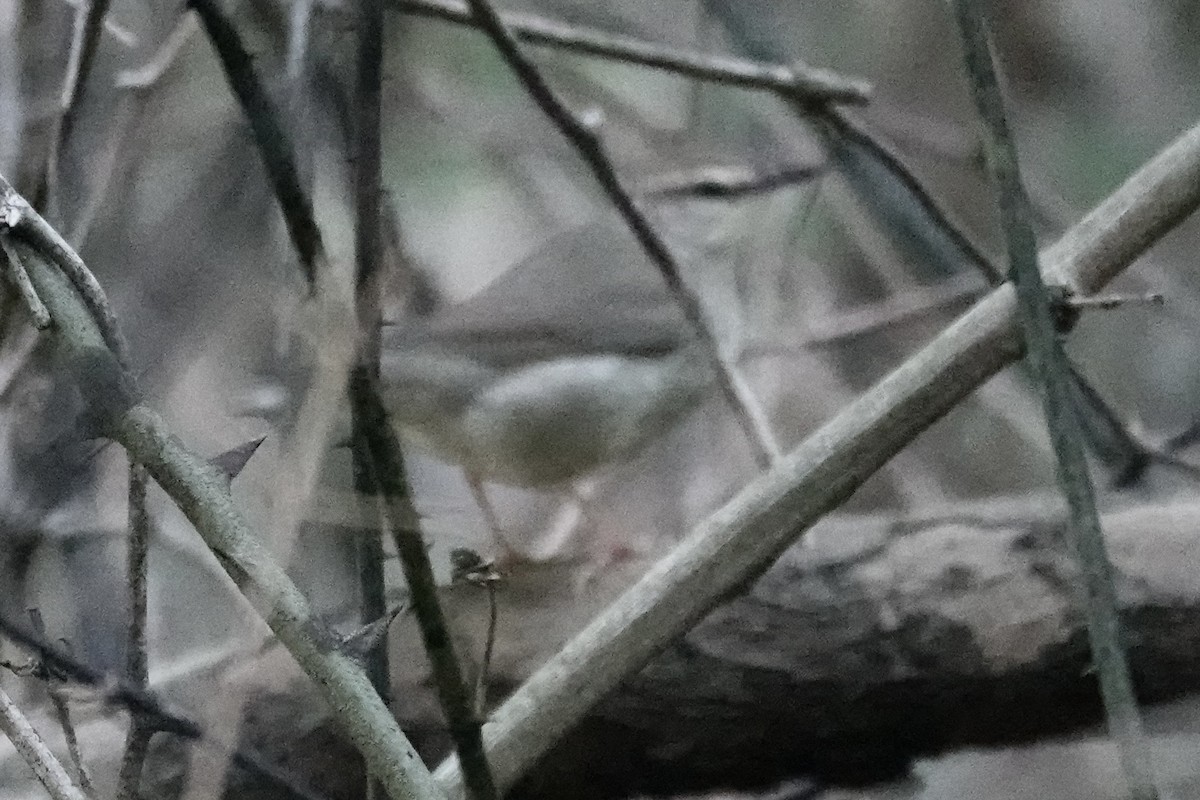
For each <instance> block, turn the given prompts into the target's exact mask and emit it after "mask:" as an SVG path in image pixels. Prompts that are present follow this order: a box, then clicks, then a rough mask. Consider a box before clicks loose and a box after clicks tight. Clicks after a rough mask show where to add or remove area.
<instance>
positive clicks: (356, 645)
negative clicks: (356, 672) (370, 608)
mask: <svg viewBox="0 0 1200 800" xmlns="http://www.w3.org/2000/svg"><path fill="white" fill-rule="evenodd" d="M406 610H408V605H407V604H403V603H402V604H401V605H398V606H396V607H395V608H393V609H392V610H391V611H388V612H387V613H386V614H384V615H383V616H382V617H380V618H379V619H377V620H375V621H374V622H368V623H367V624H366V625H363V626H362V627H361V628H359V629H358V630H356V631H354V632H353V633H351V634H350V635H348V636H346V637H344V638H343V639H342V641H341V644H340V645H339V647H338V649H339V650H341V651H342V652H343V653H345V654H346V655H347V656H349V657H350V658H353V659H354V660H355V661H363V660H365V659H366V657H367V656H369V655H370V654H371V653H373V652H374V651H375V650H376V649H377V648H378V647H379V646H380V645H382V644H383V643H384V642H385V641H386V640H387V634H388V628H390V627H391V625H392V622H394V621H395V619H396V617H398V616H400V614H401V612H403V611H406Z"/></svg>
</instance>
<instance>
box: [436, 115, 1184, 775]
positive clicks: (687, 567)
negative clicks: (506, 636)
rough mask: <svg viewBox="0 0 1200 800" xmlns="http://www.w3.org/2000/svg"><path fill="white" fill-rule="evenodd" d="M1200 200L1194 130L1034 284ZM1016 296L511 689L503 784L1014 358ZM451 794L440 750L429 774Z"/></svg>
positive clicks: (706, 527)
mask: <svg viewBox="0 0 1200 800" xmlns="http://www.w3.org/2000/svg"><path fill="white" fill-rule="evenodd" d="M1197 205H1200V126H1197V127H1195V128H1192V129H1191V130H1189V131H1188V132H1186V133H1185V134H1183V135H1182V136H1181V137H1179V139H1177V140H1176V141H1175V142H1174V143H1172V144H1171V145H1169V146H1168V147H1167V148H1166V149H1165V150H1163V151H1162V152H1161V153H1159V154H1158V155H1157V156H1156V157H1155V158H1153V159H1152V160H1151V161H1150V162H1148V163H1147V164H1146V165H1144V166H1143V167H1142V168H1141V169H1140V170H1139V171H1138V172H1137V173H1136V174H1134V175H1133V176H1132V177H1130V178H1129V179H1128V180H1127V181H1126V182H1125V184H1124V185H1123V186H1121V187H1120V188H1119V189H1118V190H1117V191H1116V192H1114V193H1113V194H1112V195H1111V196H1109V198H1108V199H1106V200H1105V201H1104V202H1102V203H1101V204H1100V205H1099V206H1097V207H1096V208H1095V209H1094V210H1093V211H1092V212H1091V213H1089V214H1088V215H1087V217H1085V218H1084V219H1083V220H1082V221H1081V222H1080V223H1079V224H1077V225H1076V226H1075V227H1074V228H1072V229H1071V230H1070V231H1068V232H1067V233H1066V234H1065V235H1064V236H1063V237H1062V239H1060V240H1059V242H1058V243H1056V244H1055V245H1053V246H1052V247H1050V248H1048V249H1047V250H1046V251H1044V252H1043V254H1042V258H1041V262H1042V263H1043V264H1044V265H1045V268H1044V273H1045V276H1046V281H1047V283H1050V284H1062V285H1066V286H1069V287H1073V288H1082V289H1086V290H1087V291H1093V290H1095V289H1097V288H1099V287H1100V286H1103V285H1104V283H1105V282H1107V281H1108V280H1109V279H1111V278H1112V277H1114V276H1115V275H1116V274H1117V273H1119V272H1120V271H1121V270H1122V269H1124V268H1126V267H1128V266H1129V264H1130V262H1132V261H1133V259H1134V258H1135V257H1136V256H1138V255H1139V254H1141V253H1142V252H1143V251H1144V250H1146V249H1147V248H1148V247H1149V246H1150V245H1151V244H1153V243H1154V242H1155V241H1156V240H1157V239H1158V238H1160V237H1161V236H1162V235H1163V234H1165V233H1166V232H1167V231H1169V230H1170V229H1171V228H1172V227H1173V226H1174V225H1175V224H1176V223H1178V222H1179V221H1180V220H1181V219H1182V218H1183V217H1185V216H1187V215H1188V214H1190V213H1191V212H1192V211H1193V210H1194V209H1195V208H1196V207H1197ZM1016 326H1017V320H1016V294H1015V292H1014V291H1013V287H1012V286H1011V285H1004V286H1002V287H1000V288H998V289H995V290H993V291H992V292H990V293H989V294H988V295H987V296H986V297H984V298H983V299H982V300H981V301H980V302H979V303H977V304H976V305H975V306H974V308H972V310H971V311H970V312H968V313H967V314H966V315H964V316H963V317H962V318H960V319H959V320H958V321H957V322H955V323H954V324H953V325H951V326H950V327H949V328H947V329H946V330H945V331H944V332H943V333H942V334H941V335H939V336H938V337H937V338H935V339H934V340H933V341H932V342H931V343H930V344H928V345H927V346H926V347H925V348H924V349H922V350H921V351H920V352H919V353H917V354H916V355H914V356H913V357H912V358H910V359H909V360H908V361H906V362H905V363H904V364H902V365H901V366H900V367H899V368H897V369H896V370H895V371H894V372H893V373H892V374H891V375H889V376H887V377H886V378H884V379H883V380H882V381H880V382H879V383H878V384H876V386H875V387H874V388H872V389H871V390H869V391H868V392H866V393H865V394H864V395H862V396H861V397H860V398H859V399H858V400H856V401H855V402H853V403H852V404H851V405H850V406H849V407H847V408H846V409H845V410H844V411H842V412H841V413H840V414H838V415H837V416H836V417H834V419H832V420H830V421H829V422H828V423H827V424H826V425H824V426H823V427H822V428H821V429H820V430H818V431H817V432H816V433H815V434H813V435H812V436H811V437H809V439H808V440H807V441H805V442H804V443H803V444H802V445H801V446H800V447H799V448H797V449H796V450H795V451H793V452H792V453H791V454H790V455H788V456H786V457H785V458H784V460H783V461H782V462H781V463H780V464H779V465H778V466H777V467H776V468H775V469H773V470H771V471H770V472H769V473H767V474H765V475H762V476H760V477H759V478H758V479H756V480H755V481H753V482H752V483H751V484H750V485H749V486H747V487H746V488H745V489H743V490H742V491H741V492H740V493H739V494H738V495H737V496H736V497H734V499H733V500H731V501H730V502H729V503H728V504H726V505H725V507H724V508H722V509H720V510H719V511H717V512H716V513H715V514H714V515H713V516H712V517H710V518H709V519H708V520H706V521H705V522H703V523H701V524H700V525H699V526H698V527H697V528H695V529H694V530H693V531H692V533H691V534H690V535H689V536H688V538H687V539H686V540H685V541H684V542H683V543H682V544H681V545H680V546H679V547H678V548H677V549H676V550H675V551H674V552H673V553H672V554H671V555H669V556H668V557H667V558H665V559H664V560H662V561H661V562H659V563H658V564H657V565H656V566H655V567H653V568H652V569H651V570H650V572H649V573H647V574H646V575H645V576H644V577H643V578H642V579H641V580H640V581H639V582H638V583H637V584H635V585H634V586H633V587H631V588H630V589H629V590H628V591H626V593H625V594H624V595H622V596H621V597H620V598H619V599H618V600H617V601H616V602H615V603H613V605H612V606H610V607H609V609H608V610H607V611H605V612H604V613H603V614H602V615H601V616H600V617H599V618H597V619H596V620H594V621H593V622H592V623H591V624H589V625H588V626H587V627H586V628H585V629H584V630H583V631H581V632H580V633H579V634H578V635H577V636H576V637H575V638H574V639H572V640H571V641H570V642H568V643H567V645H566V646H565V647H564V648H563V649H562V650H561V651H560V652H559V653H558V654H557V655H555V656H554V657H553V658H551V659H550V660H549V661H548V662H547V663H546V664H545V665H543V667H542V668H541V669H540V670H538V672H537V673H536V674H535V675H534V676H533V677H532V678H530V680H529V681H528V682H526V683H525V685H524V686H522V687H521V688H520V689H518V690H517V691H516V692H515V693H514V694H513V695H512V697H510V698H509V699H508V701H507V702H506V703H505V704H504V705H503V706H501V707H500V709H498V710H497V712H496V713H495V714H494V715H493V721H492V722H490V723H489V724H488V725H485V726H484V737H485V739H486V741H487V743H488V754H489V757H490V760H491V764H492V767H493V769H494V770H495V772H496V779H497V781H498V782H499V783H500V786H501V787H502V788H503V787H509V786H512V785H513V783H514V782H515V781H516V780H517V779H518V778H519V777H520V776H521V775H522V774H524V773H525V772H526V771H527V770H528V769H529V768H530V766H531V765H532V764H533V763H534V762H535V761H536V760H537V759H538V758H539V757H540V756H541V755H542V754H543V753H545V752H546V750H547V748H548V747H549V746H550V745H551V744H553V743H554V741H556V740H557V738H558V737H559V736H560V735H561V734H562V732H563V731H565V730H567V729H568V728H570V727H572V726H573V725H574V724H575V723H576V722H578V721H579V720H580V719H581V718H582V717H583V715H584V714H585V713H586V712H587V711H588V709H590V708H591V707H592V706H593V705H594V704H595V703H596V702H597V701H598V700H599V699H600V698H601V697H603V696H604V695H605V694H607V693H608V692H609V691H611V690H612V689H613V688H614V687H615V686H616V685H617V684H618V683H619V682H620V681H621V680H622V679H624V678H625V677H626V676H628V675H630V674H632V673H634V672H636V671H637V670H638V669H640V668H641V667H642V666H643V665H644V664H645V663H646V662H647V661H648V660H649V659H650V658H651V657H652V656H653V655H655V653H657V652H658V651H659V650H661V649H662V648H663V647H664V646H665V644H666V643H667V642H670V641H671V640H672V639H673V638H675V637H677V636H679V635H681V634H682V633H684V632H685V631H687V630H688V629H689V628H690V627H691V626H692V625H694V624H695V623H696V622H697V621H698V620H699V619H701V618H702V617H703V616H704V615H705V614H706V613H707V612H708V611H710V610H711V609H712V608H714V607H715V606H716V605H718V604H719V603H720V602H721V601H722V600H723V599H725V598H726V597H728V596H729V595H730V594H732V593H735V592H737V591H739V590H740V589H741V588H742V587H744V586H745V585H746V584H747V583H748V582H749V581H752V580H753V579H754V578H755V577H756V576H758V575H759V574H761V573H762V571H763V570H764V569H766V567H767V566H769V565H770V564H771V563H772V562H773V561H774V559H775V558H776V557H777V556H778V555H779V553H781V552H782V551H783V550H784V549H786V548H787V547H788V546H789V545H790V544H791V543H792V542H793V541H795V540H796V539H798V538H800V537H801V536H802V535H803V534H804V532H805V530H807V529H808V528H809V527H811V526H812V525H813V524H814V523H815V522H816V521H817V520H819V519H820V518H821V517H822V516H823V515H825V514H827V513H828V512H829V511H831V510H832V509H834V508H836V507H837V506H838V505H839V504H840V503H841V502H843V501H844V500H846V499H847V498H848V497H850V496H851V495H852V494H853V493H854V491H855V490H856V489H858V487H859V486H861V485H862V484H863V482H864V481H865V480H866V479H867V478H868V477H870V475H871V474H872V473H874V472H875V471H876V470H878V469H879V468H880V467H881V466H883V465H884V464H886V463H887V461H888V460H889V459H890V458H891V457H892V456H893V455H895V454H896V453H897V452H899V451H900V450H901V449H902V448H903V447H904V446H905V445H906V444H908V442H910V441H912V439H913V438H915V437H916V436H917V435H918V434H919V433H920V432H921V431H923V430H925V429H926V428H928V427H929V426H930V425H932V424H933V423H934V422H935V421H937V420H938V419H939V418H941V416H942V415H944V414H945V413H946V412H947V411H949V410H950V409H951V408H953V407H954V406H955V405H956V404H957V403H958V402H959V401H960V400H962V399H963V398H964V397H966V396H967V395H968V394H970V393H971V392H972V391H974V390H975V388H977V387H978V386H979V385H980V384H982V383H983V382H984V381H986V380H987V379H988V378H990V377H991V376H992V375H994V374H996V373H997V372H998V371H999V370H1001V369H1002V368H1003V367H1005V366H1007V365H1009V364H1011V363H1012V362H1013V361H1015V360H1016V359H1017V358H1019V357H1020V355H1021V343H1020V338H1019V336H1018V334H1017V327H1016ZM435 775H436V777H437V779H438V781H439V782H440V783H441V784H442V786H443V787H445V789H446V791H447V794H448V795H449V796H450V797H451V798H461V797H463V790H462V779H461V776H460V775H459V771H458V765H457V763H456V762H455V760H454V759H453V758H450V759H448V760H447V761H446V762H444V763H443V764H442V765H441V766H439V767H438V769H437V771H436V773H435Z"/></svg>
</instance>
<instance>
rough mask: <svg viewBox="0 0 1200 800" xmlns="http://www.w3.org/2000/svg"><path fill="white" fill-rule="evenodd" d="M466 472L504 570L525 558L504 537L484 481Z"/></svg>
mask: <svg viewBox="0 0 1200 800" xmlns="http://www.w3.org/2000/svg"><path fill="white" fill-rule="evenodd" d="M465 474H466V477H467V485H468V486H469V487H471V496H472V497H474V498H475V505H477V506H479V510H480V512H481V513H482V514H483V519H484V521H485V522H486V523H487V526H488V532H489V533H490V534H491V535H492V546H493V547H494V548H495V551H496V552H495V563H496V566H497V568H498V569H500V571H501V572H503V571H505V570H506V569H507V568H508V567H510V566H512V565H513V564H515V563H517V562H519V561H523V560H525V559H523V558H522V556H521V553H520V552H519V551H518V550H517V549H516V548H515V547H513V546H512V545H511V544H509V543H508V539H506V538H504V531H503V530H502V529H501V527H500V518H499V517H498V516H496V509H495V507H494V506H493V505H492V501H491V500H489V499H488V496H487V491H486V490H485V489H484V487H483V481H482V480H481V479H480V478H479V476H478V475H476V474H475V473H473V472H471V471H469V470H467V471H466V472H465Z"/></svg>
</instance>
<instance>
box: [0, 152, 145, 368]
mask: <svg viewBox="0 0 1200 800" xmlns="http://www.w3.org/2000/svg"><path fill="white" fill-rule="evenodd" d="M8 231H11V232H12V233H13V234H15V235H16V236H17V237H19V238H21V239H22V240H24V241H25V242H28V243H29V244H30V245H32V246H33V247H34V249H36V250H37V251H38V252H40V253H42V254H43V255H45V257H46V258H48V259H50V260H51V261H52V262H53V263H54V264H55V265H56V266H57V267H58V268H59V269H61V270H62V271H63V273H64V274H65V275H66V276H67V278H68V279H69V280H70V281H71V285H72V286H74V287H75V290H76V291H77V292H79V296H80V299H81V300H82V301H83V304H84V305H85V306H86V307H87V309H88V311H89V313H90V314H91V315H92V319H93V320H94V321H95V324H96V325H97V326H98V327H99V329H100V335H101V336H102V337H103V338H104V343H105V344H106V345H107V346H108V348H109V349H110V350H111V351H112V353H113V355H114V356H115V357H116V360H117V363H118V364H119V365H120V367H121V369H122V370H123V371H124V372H125V373H129V366H130V365H129V345H128V343H126V341H125V336H124V334H122V333H121V329H120V327H119V326H118V325H117V317H116V314H114V313H113V310H112V306H111V305H110V304H109V302H108V297H107V295H105V293H104V288H103V287H102V286H100V282H99V281H98V280H96V276H95V275H93V274H92V272H91V270H89V269H88V267H87V264H85V263H83V259H82V258H80V257H79V254H78V253H76V252H75V250H74V248H72V247H71V245H69V244H68V243H67V240H66V239H64V238H63V237H62V236H61V235H60V234H59V232H58V231H57V230H55V229H54V227H53V226H51V225H50V223H48V222H46V220H45V219H44V218H43V217H42V215H41V214H39V213H38V212H37V211H36V210H34V208H33V206H32V205H30V204H29V202H28V201H27V200H26V199H25V198H24V197H22V196H21V195H20V194H19V193H18V192H17V190H16V189H14V188H13V187H12V184H10V183H9V182H8V181H7V180H6V179H5V178H4V177H3V176H2V175H0V235H3V234H5V233H6V232H8ZM43 302H44V301H43Z"/></svg>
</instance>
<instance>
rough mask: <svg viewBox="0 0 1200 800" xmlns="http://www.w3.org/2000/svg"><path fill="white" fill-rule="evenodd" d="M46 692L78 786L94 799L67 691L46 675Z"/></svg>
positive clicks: (93, 791)
mask: <svg viewBox="0 0 1200 800" xmlns="http://www.w3.org/2000/svg"><path fill="white" fill-rule="evenodd" d="M46 693H47V694H48V695H50V705H51V706H52V707H53V708H54V716H55V717H56V718H57V719H58V725H59V727H60V728H62V732H63V739H65V740H66V743H67V755H69V756H70V757H71V763H72V764H74V765H75V775H76V778H77V779H78V781H79V788H80V789H82V790H83V793H84V794H85V795H87V796H88V797H89V798H91V800H96V798H97V797H98V795H97V794H96V786H95V785H94V784H93V783H92V776H91V774H90V773H88V768H87V764H86V763H84V760H83V750H82V749H80V747H79V735H78V733H77V732H76V730H75V722H74V721H73V720H72V719H71V706H70V701H69V699H68V698H67V693H66V691H64V688H63V685H62V683H61V682H60V681H59V680H58V679H57V678H56V677H53V676H50V675H47V676H46Z"/></svg>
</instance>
